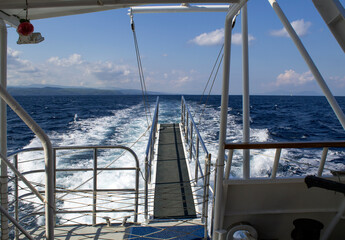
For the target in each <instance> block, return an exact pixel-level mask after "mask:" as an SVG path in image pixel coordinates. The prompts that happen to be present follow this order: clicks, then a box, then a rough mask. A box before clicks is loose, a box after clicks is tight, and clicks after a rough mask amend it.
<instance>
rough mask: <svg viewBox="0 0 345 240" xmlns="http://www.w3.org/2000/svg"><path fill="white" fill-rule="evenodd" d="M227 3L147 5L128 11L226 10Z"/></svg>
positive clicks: (179, 11)
mask: <svg viewBox="0 0 345 240" xmlns="http://www.w3.org/2000/svg"><path fill="white" fill-rule="evenodd" d="M228 10H229V5H228V4H226V5H189V4H182V5H180V6H149V7H132V8H131V9H130V10H129V11H130V12H131V13H132V14H135V13H183V12H189V13H190V12H227V11H228Z"/></svg>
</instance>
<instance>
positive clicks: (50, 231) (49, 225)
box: [0, 85, 55, 240]
mask: <svg viewBox="0 0 345 240" xmlns="http://www.w3.org/2000/svg"><path fill="white" fill-rule="evenodd" d="M0 96H1V98H2V99H3V100H4V101H5V102H6V103H7V105H8V106H9V107H11V109H12V110H13V111H14V112H15V113H16V114H17V115H18V116H19V117H20V118H21V119H22V121H23V122H24V123H25V124H26V125H27V126H28V127H29V128H30V129H31V131H32V132H34V133H35V134H36V136H37V137H38V138H39V139H40V141H41V143H42V146H43V149H44V161H45V201H44V205H45V228H46V238H47V239H48V240H53V239H54V225H55V222H54V221H55V205H54V204H55V199H54V161H53V146H52V143H51V142H50V139H49V137H48V136H47V135H46V134H45V132H44V131H43V130H42V128H41V127H40V126H39V125H38V124H37V123H36V122H35V121H34V120H33V119H32V118H31V117H30V115H29V114H28V113H27V112H26V111H25V110H24V109H23V108H22V107H21V106H20V104H19V103H18V102H17V101H16V100H15V99H14V98H13V97H12V96H11V95H10V94H9V93H8V92H7V91H6V89H5V88H3V87H2V86H1V85H0ZM1 156H2V158H3V159H5V156H3V155H2V154H1Z"/></svg>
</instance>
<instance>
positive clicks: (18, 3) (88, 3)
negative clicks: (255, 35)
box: [0, 0, 240, 20]
mask: <svg viewBox="0 0 345 240" xmlns="http://www.w3.org/2000/svg"><path fill="white" fill-rule="evenodd" d="M239 1H240V0H217V1H215V2H213V3H224V4H229V3H237V2H239ZM184 2H185V1H184V0H164V1H161V0H116V1H115V0H102V3H100V1H97V0H77V1H72V0H35V1H29V9H30V11H29V15H28V18H29V19H31V20H34V19H43V18H52V17H59V16H68V15H74V14H83V13H91V12H100V11H105V10H112V9H119V8H129V7H133V6H136V5H149V4H182V3H184ZM188 2H189V3H199V4H200V3H209V2H210V0H192V1H188ZM25 8H26V4H25V1H23V0H1V1H0V10H1V11H2V12H4V13H5V14H7V15H9V16H18V17H19V18H25V15H26V13H25V11H23V9H25Z"/></svg>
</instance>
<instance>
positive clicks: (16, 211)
mask: <svg viewBox="0 0 345 240" xmlns="http://www.w3.org/2000/svg"><path fill="white" fill-rule="evenodd" d="M13 163H14V167H15V168H16V169H18V155H17V154H16V155H14V156H13ZM18 187H19V186H18V176H17V175H14V199H17V200H16V201H15V203H14V218H15V219H16V221H17V222H19V198H18V197H19V189H18ZM14 236H15V238H16V240H18V239H19V229H18V228H16V229H15V233H14Z"/></svg>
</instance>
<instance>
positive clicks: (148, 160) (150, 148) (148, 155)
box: [145, 97, 159, 219]
mask: <svg viewBox="0 0 345 240" xmlns="http://www.w3.org/2000/svg"><path fill="white" fill-rule="evenodd" d="M158 113H159V97H157V100H156V107H155V112H154V115H153V119H152V124H151V130H150V136H149V140H148V142H147V147H146V152H145V219H148V184H149V183H151V166H152V159H153V156H154V146H155V139H156V132H157V125H158Z"/></svg>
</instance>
